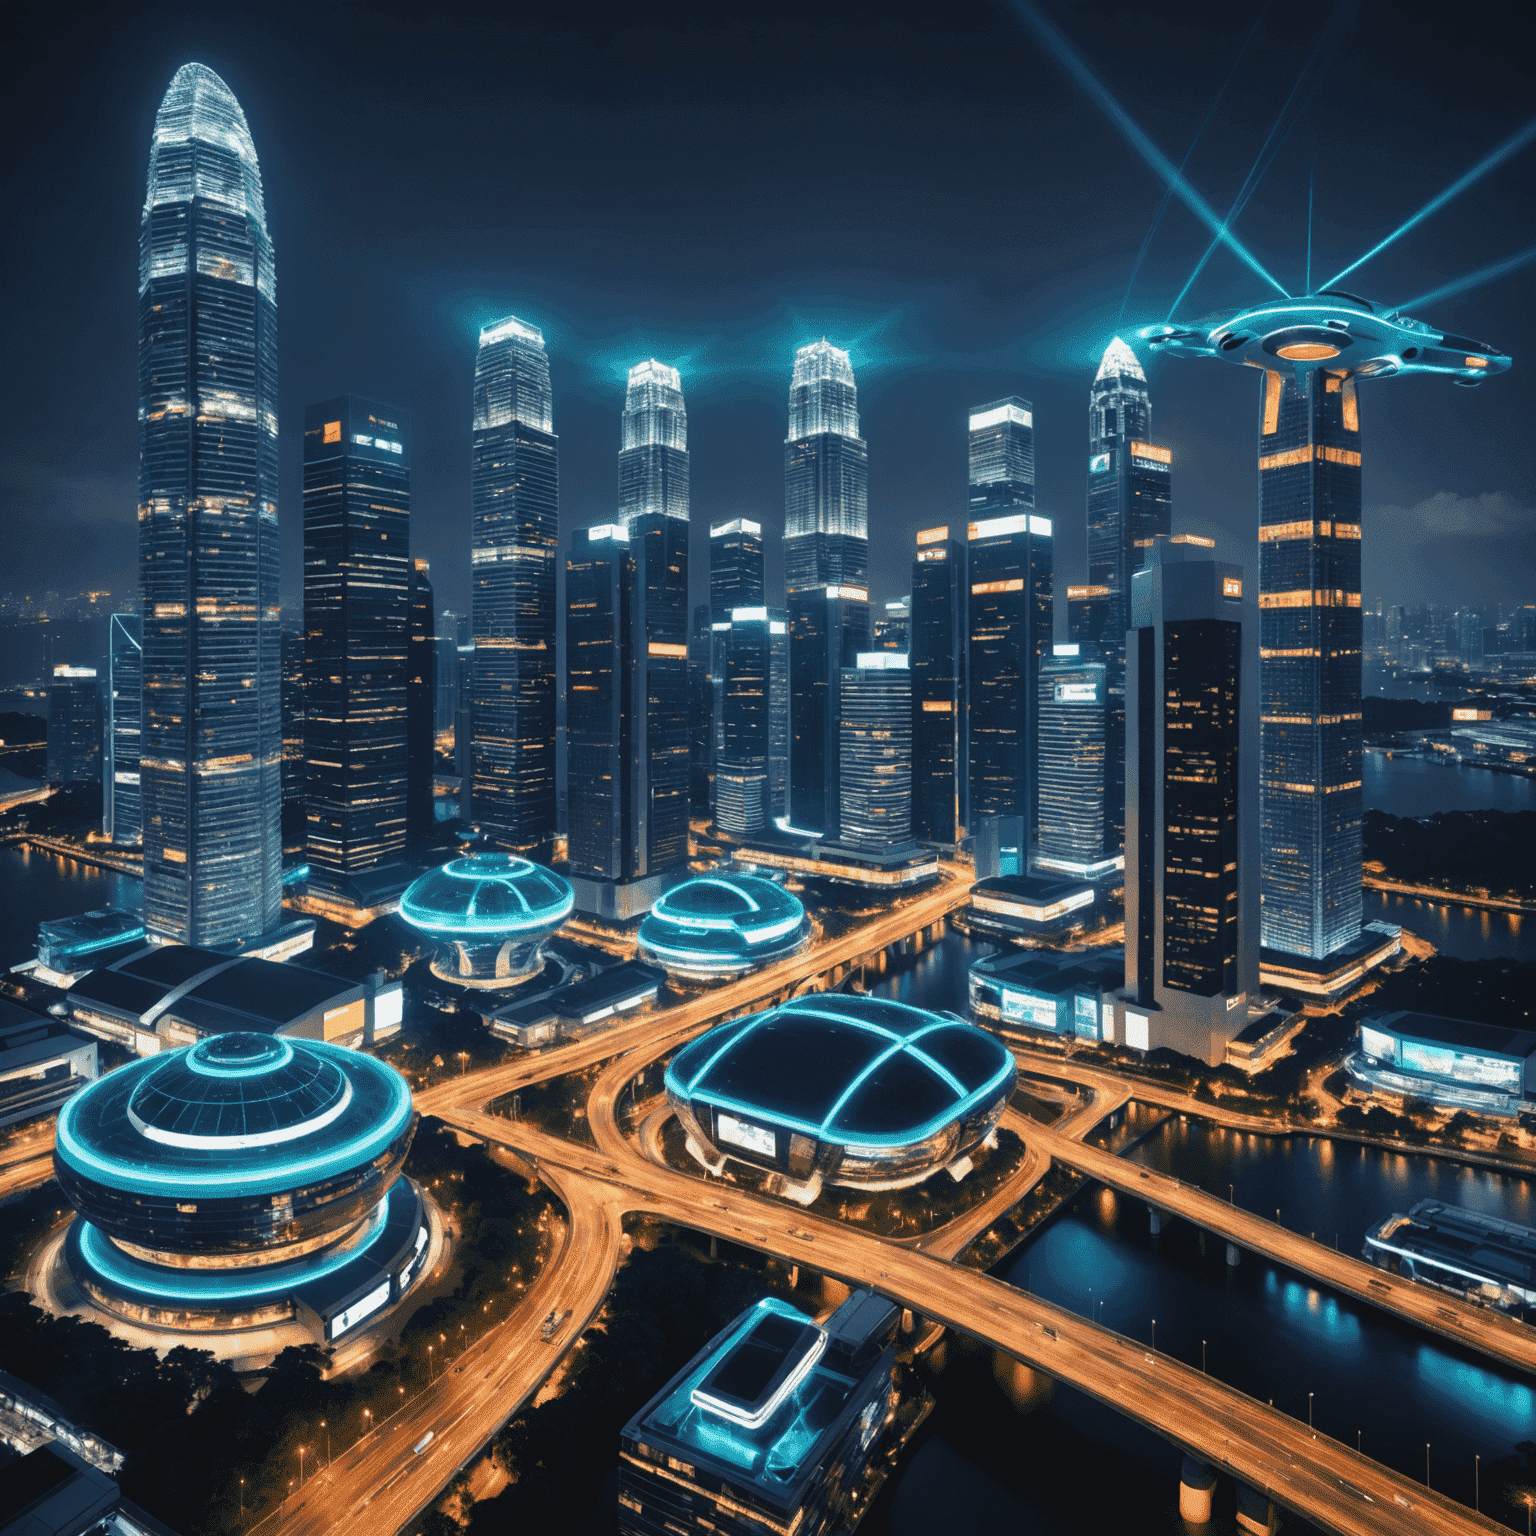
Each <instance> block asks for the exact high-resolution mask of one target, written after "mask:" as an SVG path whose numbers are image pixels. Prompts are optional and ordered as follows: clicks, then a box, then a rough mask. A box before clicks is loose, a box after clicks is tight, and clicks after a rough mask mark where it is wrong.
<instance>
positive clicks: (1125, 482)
mask: <svg viewBox="0 0 1536 1536" xmlns="http://www.w3.org/2000/svg"><path fill="white" fill-rule="evenodd" d="M1172 466H1173V455H1172V454H1171V453H1170V452H1169V450H1168V449H1166V448H1163V447H1160V446H1159V445H1158V444H1156V443H1154V442H1153V441H1152V400H1151V395H1150V394H1149V393H1148V390H1147V377H1146V374H1144V373H1143V372H1142V368H1141V364H1140V363H1139V362H1138V361H1137V360H1136V354H1135V353H1134V352H1133V351H1132V350H1131V349H1130V347H1128V346H1127V345H1126V344H1125V342H1123V341H1122V340H1121V339H1120V338H1119V337H1118V336H1116V337H1115V339H1114V340H1113V341H1112V342H1110V344H1109V346H1108V347H1107V348H1106V349H1105V352H1104V356H1103V358H1102V359H1101V361H1100V363H1099V371H1098V373H1097V374H1096V375H1095V376H1094V380H1093V386H1092V388H1091V389H1090V390H1089V394H1088V584H1087V586H1086V587H1085V588H1079V589H1076V590H1077V591H1078V592H1079V594H1080V596H1079V602H1078V604H1077V605H1074V603H1073V601H1072V594H1071V591H1069V593H1068V614H1069V627H1070V628H1071V630H1072V637H1073V639H1075V640H1078V642H1079V644H1089V643H1092V644H1096V645H1097V646H1098V648H1099V651H1100V654H1101V655H1102V656H1103V659H1104V662H1105V666H1106V673H1105V683H1106V686H1107V688H1108V690H1109V700H1108V706H1107V708H1108V715H1107V730H1108V735H1107V738H1106V741H1107V745H1106V751H1107V768H1108V772H1107V774H1106V777H1105V786H1106V789H1105V792H1106V794H1107V795H1108V817H1109V823H1110V826H1111V828H1112V829H1113V832H1114V835H1115V836H1116V837H1118V838H1120V839H1122V840H1123V838H1124V832H1125V631H1126V628H1127V626H1128V624H1129V622H1130V602H1131V578H1132V576H1134V575H1135V573H1136V572H1137V571H1138V570H1140V569H1141V568H1142V566H1143V565H1144V564H1145V563H1146V554H1147V551H1148V550H1149V549H1150V548H1151V547H1152V541H1153V540H1154V539H1156V538H1157V537H1158V536H1159V535H1166V534H1168V533H1171V532H1172V528H1173V522H1172V518H1173V473H1172ZM1079 630H1081V631H1082V632H1083V633H1082V634H1081V635H1080V634H1079ZM1090 633H1091V634H1092V639H1091V640H1090V639H1089V638H1088V636H1089V634H1090Z"/></svg>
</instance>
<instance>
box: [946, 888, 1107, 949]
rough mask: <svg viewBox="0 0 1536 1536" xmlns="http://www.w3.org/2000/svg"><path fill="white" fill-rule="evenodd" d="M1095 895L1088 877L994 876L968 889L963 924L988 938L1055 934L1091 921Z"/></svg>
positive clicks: (1035, 937) (1049, 937)
mask: <svg viewBox="0 0 1536 1536" xmlns="http://www.w3.org/2000/svg"><path fill="white" fill-rule="evenodd" d="M1096 899H1097V898H1096V893H1095V889H1094V886H1093V885H1092V883H1091V882H1089V881H1086V880H1062V879H1060V878H1058V877H1056V876H1054V875H994V876H992V877H991V878H989V879H986V880H978V881H977V882H976V884H975V885H973V886H972V887H971V902H970V906H969V907H967V908H966V914H965V915H966V922H967V923H968V924H969V925H970V926H971V927H972V928H973V929H975V930H976V931H977V932H978V933H980V934H981V935H982V936H984V937H986V938H993V937H996V938H1000V939H1007V940H1013V939H1053V938H1059V937H1061V936H1062V935H1063V934H1066V933H1070V932H1072V931H1073V930H1074V929H1081V928H1086V927H1087V926H1088V925H1089V924H1090V923H1091V922H1092V921H1093V919H1094V918H1095V917H1096V915H1097V913H1096V911H1095V905H1094V904H1095V901H1096Z"/></svg>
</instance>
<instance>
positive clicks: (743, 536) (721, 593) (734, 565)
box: [709, 517, 782, 814]
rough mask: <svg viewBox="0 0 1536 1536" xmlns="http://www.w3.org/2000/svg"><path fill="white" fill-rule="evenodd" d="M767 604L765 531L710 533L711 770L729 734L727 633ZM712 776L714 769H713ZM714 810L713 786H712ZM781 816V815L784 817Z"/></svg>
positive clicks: (745, 526)
mask: <svg viewBox="0 0 1536 1536" xmlns="http://www.w3.org/2000/svg"><path fill="white" fill-rule="evenodd" d="M763 601H764V586H763V529H762V525H761V524H760V523H754V522H753V521H752V520H751V519H750V518H745V517H733V518H731V519H730V521H729V522H724V523H715V524H712V525H711V527H710V530H709V617H710V624H711V626H712V627H711V630H710V652H709V713H710V720H709V751H710V762H711V764H713V763H714V762H715V761H716V760H717V759H718V758H719V756H720V750H721V737H722V733H723V731H724V729H725V717H724V713H723V711H724V707H725V706H724V689H725V635H726V631H725V629H723V628H715V627H713V626H717V625H724V624H725V623H727V622H728V620H729V619H730V616H731V613H732V612H733V610H735V609H737V608H760V607H761V606H762V604H763ZM711 774H713V769H711ZM710 784H711V789H710V795H711V800H710V809H711V810H713V809H714V808H715V806H714V798H713V797H714V780H713V777H711V780H710ZM781 814H782V812H781Z"/></svg>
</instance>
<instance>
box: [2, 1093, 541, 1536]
mask: <svg viewBox="0 0 1536 1536" xmlns="http://www.w3.org/2000/svg"><path fill="white" fill-rule="evenodd" d="M406 1172H407V1174H409V1175H410V1176H411V1177H412V1178H414V1179H415V1180H416V1181H417V1182H418V1183H419V1184H420V1185H422V1186H423V1187H424V1188H426V1189H427V1190H428V1191H429V1192H430V1193H431V1195H432V1197H433V1198H434V1199H435V1200H436V1201H437V1203H438V1204H439V1205H440V1206H442V1207H443V1208H444V1209H445V1210H446V1211H447V1212H448V1214H449V1215H450V1217H451V1218H452V1220H453V1222H454V1225H455V1226H456V1228H457V1229H458V1232H459V1237H458V1240H457V1243H456V1246H455V1252H454V1271H453V1272H454V1273H456V1275H457V1282H456V1284H455V1285H454V1287H453V1289H452V1290H451V1291H449V1292H447V1293H444V1294H439V1295H436V1296H434V1297H433V1298H432V1300H430V1301H428V1302H426V1303H425V1304H423V1305H419V1306H417V1308H416V1310H415V1311H414V1313H412V1314H411V1316H410V1318H409V1321H407V1322H406V1324H405V1326H404V1328H403V1329H402V1330H401V1331H400V1334H399V1335H398V1337H395V1338H392V1339H389V1340H388V1341H386V1342H384V1343H381V1345H380V1346H379V1349H378V1352H377V1355H376V1356H375V1360H374V1364H373V1365H372V1366H371V1367H370V1369H369V1370H367V1371H365V1372H362V1373H360V1374H356V1375H349V1376H345V1377H340V1378H337V1379H335V1380H332V1381H326V1380H323V1379H322V1375H321V1372H322V1369H323V1367H324V1364H325V1357H324V1356H323V1354H322V1353H321V1351H320V1350H319V1349H317V1348H316V1347H315V1346H313V1345H305V1346H303V1347H302V1348H292V1349H286V1350H284V1351H283V1352H282V1354H280V1355H278V1356H277V1358H276V1359H275V1360H274V1361H273V1363H272V1365H271V1366H270V1367H269V1368H268V1370H267V1372H266V1379H265V1381H264V1382H263V1383H262V1385H261V1387H260V1389H259V1390H258V1391H256V1392H248V1391H247V1390H246V1386H245V1382H244V1381H243V1380H242V1378H241V1377H240V1376H237V1375H236V1373H235V1372H234V1370H233V1369H232V1368H231V1367H230V1366H229V1365H228V1364H227V1363H225V1362H223V1361H219V1360H215V1359H214V1357H213V1356H212V1355H211V1354H209V1353H208V1352H207V1351H205V1350H197V1349H189V1348H184V1347H179V1348H176V1349H172V1350H170V1351H169V1352H168V1353H167V1354H166V1356H165V1358H164V1359H163V1360H161V1359H160V1358H159V1357H158V1356H157V1355H156V1353H155V1351H154V1350H151V1349H135V1348H133V1347H132V1346H131V1345H128V1344H126V1343H124V1342H123V1341H122V1340H121V1339H118V1338H115V1337H113V1335H112V1334H111V1333H109V1332H108V1331H107V1330H106V1329H105V1328H104V1327H102V1326H101V1325H100V1324H98V1323H91V1322H86V1321H83V1320H82V1319H80V1318H77V1317H51V1316H49V1315H48V1314H47V1313H46V1312H44V1311H42V1310H41V1309H40V1308H38V1307H35V1306H33V1305H32V1302H31V1299H30V1298H29V1297H28V1296H26V1295H24V1294H21V1293H12V1294H10V1295H6V1296H4V1297H0V1369H4V1370H7V1371H9V1372H11V1374H12V1375H14V1376H18V1377H20V1378H21V1379H22V1380H23V1381H25V1382H28V1383H30V1384H31V1385H32V1386H34V1387H36V1388H38V1389H39V1390H40V1391H42V1392H44V1393H46V1394H47V1395H48V1396H49V1397H52V1398H54V1399H56V1400H57V1401H58V1402H59V1403H60V1404H61V1405H62V1406H63V1408H64V1409H65V1411H66V1412H67V1413H68V1414H69V1415H70V1416H71V1417H72V1418H73V1419H75V1420H76V1422H78V1423H80V1424H83V1425H85V1426H86V1427H88V1428H90V1429H92V1430H94V1431H95V1432H96V1433H97V1434H99V1435H101V1436H102V1437H103V1438H105V1439H107V1440H109V1441H110V1442H111V1443H112V1444H113V1445H115V1446H117V1447H118V1448H119V1449H120V1450H121V1451H123V1452H124V1453H125V1454H126V1456H127V1462H126V1465H125V1466H124V1468H123V1472H122V1477H121V1482H122V1486H123V1491H124V1492H125V1493H126V1494H127V1495H128V1497H129V1498H131V1499H133V1500H134V1501H135V1502H136V1503H138V1504H140V1505H142V1506H143V1507H144V1508H145V1509H146V1510H148V1511H149V1512H150V1513H151V1514H153V1515H156V1516H157V1517H158V1518H160V1519H161V1520H164V1521H166V1522H167V1523H168V1524H169V1525H171V1526H172V1527H173V1528H174V1529H176V1530H179V1531H182V1532H185V1533H187V1536H219V1533H226V1532H227V1533H230V1536H234V1533H236V1532H238V1531H242V1530H244V1529H245V1527H246V1526H247V1525H249V1524H250V1523H251V1520H252V1518H253V1513H255V1514H260V1513H265V1512H267V1511H268V1510H270V1509H271V1508H272V1507H273V1505H275V1504H276V1503H277V1502H279V1501H280V1500H281V1499H282V1498H283V1497H284V1496H285V1495H286V1494H287V1492H288V1483H289V1480H290V1479H291V1478H294V1477H296V1476H297V1474H298V1468H299V1455H298V1450H299V1447H300V1446H301V1445H302V1446H304V1447H305V1466H306V1470H308V1471H313V1470H315V1469H316V1467H317V1464H318V1462H319V1461H323V1460H324V1458H325V1454H326V1447H327V1430H329V1445H330V1449H331V1450H332V1451H334V1452H336V1453H340V1452H341V1451H343V1450H344V1449H346V1448H347V1447H348V1446H349V1445H351V1444H352V1443H353V1441H355V1440H356V1439H358V1438H359V1436H360V1435H361V1434H362V1433H363V1432H364V1431H365V1430H366V1428H367V1427H368V1424H369V1422H370V1420H369V1418H368V1417H367V1414H365V1412H364V1410H365V1409H366V1410H368V1413H371V1415H372V1422H373V1423H377V1422H379V1421H380V1420H382V1419H384V1418H385V1417H387V1416H388V1415H389V1414H391V1413H393V1412H394V1411H395V1410H396V1409H397V1408H399V1406H400V1405H401V1403H403V1402H404V1401H405V1400H406V1399H407V1398H409V1397H411V1396H413V1395H414V1394H415V1393H417V1392H419V1391H420V1390H422V1389H423V1388H424V1387H426V1386H427V1385H428V1382H429V1376H430V1375H431V1374H434V1373H435V1372H437V1371H440V1370H441V1369H442V1365H443V1360H444V1356H445V1355H446V1356H447V1357H448V1358H449V1359H452V1358H453V1357H454V1356H455V1355H457V1354H458V1352H459V1351H460V1350H461V1349H462V1348H463V1347H464V1346H465V1345H466V1344H468V1343H470V1342H473V1341H474V1340H475V1339H476V1338H478V1337H479V1336H480V1335H481V1334H483V1333H484V1332H485V1331H486V1329H487V1328H488V1327H490V1326H492V1325H493V1324H496V1323H499V1322H502V1321H503V1320H504V1319H505V1318H506V1317H507V1316H508V1315H509V1314H510V1313H511V1311H512V1310H513V1308H514V1307H515V1306H516V1304H517V1300H518V1297H519V1296H520V1295H521V1294H522V1290H523V1288H524V1285H525V1284H526V1283H527V1282H528V1281H529V1280H531V1278H532V1276H533V1274H534V1272H535V1271H536V1269H537V1267H538V1264H539V1262H540V1260H541V1258H542V1257H543V1253H542V1251H541V1250H542V1248H543V1247H544V1246H545V1245H546V1242H547V1239H546V1235H545V1229H544V1228H541V1226H540V1221H539V1218H540V1217H541V1216H542V1215H544V1214H545V1213H546V1212H550V1211H551V1210H552V1209H553V1202H552V1201H551V1199H550V1197H549V1195H548V1193H547V1192H546V1191H545V1190H544V1189H543V1188H542V1187H538V1186H536V1187H534V1188H533V1189H532V1190H530V1188H529V1186H528V1184H527V1182H526V1181H525V1180H524V1179H522V1178H521V1177H519V1176H518V1175H517V1174H515V1173H513V1172H511V1171H510V1170H508V1169H506V1168H504V1167H502V1166H501V1165H500V1164H499V1163H496V1162H494V1161H493V1160H492V1159H491V1158H490V1157H489V1156H488V1155H487V1153H486V1151H485V1149H484V1148H483V1147H481V1146H478V1145H476V1146H471V1147H467V1148H466V1147H460V1146H459V1145H458V1143H457V1140H456V1139H455V1137H454V1135H453V1133H452V1132H450V1131H449V1130H448V1129H447V1128H446V1127H444V1126H443V1125H442V1123H441V1122H440V1121H436V1120H429V1121H426V1122H424V1124H423V1125H422V1128H421V1129H420V1130H419V1131H418V1132H417V1136H416V1141H415V1144H414V1145H413V1146H412V1148H411V1154H410V1158H409V1160H408V1161H407V1164H406ZM60 1204H61V1202H60V1199H59V1193H58V1187H57V1186H56V1185H52V1184H50V1185H48V1186H46V1187H45V1188H44V1189H42V1190H38V1191H34V1192H33V1193H32V1195H30V1196H29V1197H28V1199H27V1200H26V1201H25V1202H24V1203H23V1202H16V1203H13V1204H11V1205H8V1206H7V1207H6V1210H5V1216H6V1218H7V1219H6V1222H5V1228H6V1252H7V1255H8V1256H9V1257H10V1258H11V1260H12V1264H13V1265H14V1264H15V1263H16V1262H17V1260H18V1258H19V1257H20V1249H21V1247H22V1246H23V1245H24V1244H30V1242H31V1241H35V1239H36V1238H37V1237H40V1236H41V1235H42V1234H43V1232H45V1231H46V1230H47V1229H48V1227H49V1226H51V1225H52V1224H53V1223H54V1222H55V1221H56V1219H57V1216H58V1209H59V1206H60ZM407 1305H409V1303H407ZM386 1326H388V1325H387V1324H386ZM429 1345H430V1346H431V1347H432V1350H433V1354H431V1355H429V1354H428V1346H429ZM322 1421H324V1424H325V1428H322V1427H321V1426H322ZM242 1478H243V1479H244V1488H243V1490H242V1488H241V1479H242ZM242 1499H243V1502H244V1508H245V1515H244V1519H243V1521H242V1518H241V1513H240V1511H241V1503H242Z"/></svg>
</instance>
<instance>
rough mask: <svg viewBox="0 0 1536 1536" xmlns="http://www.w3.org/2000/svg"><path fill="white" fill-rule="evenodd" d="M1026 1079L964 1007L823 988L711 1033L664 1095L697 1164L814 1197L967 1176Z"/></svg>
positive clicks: (687, 1050) (691, 1050) (688, 1054)
mask: <svg viewBox="0 0 1536 1536" xmlns="http://www.w3.org/2000/svg"><path fill="white" fill-rule="evenodd" d="M1017 1076H1018V1071H1017V1068H1016V1067H1015V1066H1014V1062H1013V1057H1012V1056H1011V1055H1010V1054H1009V1052H1008V1050H1007V1049H1006V1048H1005V1047H1004V1046H1003V1044H1002V1043H1001V1042H1000V1041H999V1040H997V1039H996V1038H995V1037H994V1036H992V1035H990V1034H988V1033H987V1032H986V1031H985V1030H981V1029H977V1028H976V1027H975V1025H972V1024H967V1023H965V1022H964V1021H963V1020H961V1019H958V1018H956V1017H955V1016H954V1015H953V1014H940V1013H929V1012H927V1011H926V1010H925V1009H922V1008H912V1007H909V1006H908V1005H907V1004H905V1003H897V1002H892V1001H889V1000H887V999H884V998H873V997H857V996H854V997H843V996H838V995H835V994H827V993H821V994H813V995H811V996H809V997H800V998H795V999H793V1000H792V1001H790V1002H787V1003H784V1004H782V1005H781V1006H779V1007H777V1008H770V1009H768V1010H767V1011H766V1012H764V1013H758V1014H753V1015H752V1016H751V1017H750V1018H746V1019H732V1020H730V1021H728V1022H727V1023H724V1024H720V1025H717V1026H716V1027H715V1028H714V1029H711V1030H709V1031H708V1032H707V1033H705V1034H703V1035H700V1036H699V1038H698V1039H697V1040H694V1041H692V1042H691V1043H690V1044H688V1045H686V1046H684V1047H683V1049H682V1050H680V1051H679V1052H678V1053H677V1055H676V1056H674V1057H673V1058H672V1061H671V1063H670V1065H669V1066H668V1067H667V1073H666V1091H667V1098H668V1100H669V1101H670V1102H671V1105H672V1107H673V1109H674V1110H675V1111H676V1112H677V1117H678V1119H679V1120H680V1121H681V1123H682V1126H683V1128H684V1130H685V1131H686V1133H687V1136H688V1150H689V1152H690V1153H691V1154H692V1155H693V1157H694V1158H695V1159H696V1160H697V1161H698V1162H700V1163H702V1164H704V1165H705V1166H706V1167H708V1168H710V1169H712V1170H714V1171H719V1169H720V1168H721V1167H722V1166H723V1164H724V1162H725V1160H726V1159H728V1158H729V1159H731V1160H733V1161H736V1162H739V1163H744V1164H747V1165H749V1166H751V1167H755V1168H759V1169H763V1170H765V1171H768V1172H770V1173H774V1174H777V1175H779V1176H780V1178H781V1180H782V1183H781V1186H780V1188H781V1190H782V1192H784V1193H788V1194H790V1195H791V1196H792V1197H793V1198H796V1199H803V1200H805V1201H807V1202H808V1201H809V1200H811V1199H814V1198H815V1195H816V1192H817V1191H818V1190H819V1189H820V1188H821V1186H822V1184H823V1183H827V1184H841V1185H850V1186H853V1187H856V1188H860V1189H900V1188H903V1187H905V1186H907V1185H910V1184H919V1183H921V1182H922V1181H923V1180H924V1179H926V1178H928V1177H929V1175H930V1174H933V1173H935V1172H937V1171H938V1170H939V1169H940V1168H948V1169H949V1170H950V1172H951V1173H952V1174H953V1175H954V1177H955V1178H957V1179H958V1178H962V1177H964V1175H965V1174H966V1173H967V1172H969V1170H970V1167H971V1163H970V1157H971V1154H972V1153H973V1152H974V1151H975V1150H976V1149H977V1148H978V1147H979V1146H980V1145H981V1144H982V1143H984V1142H986V1143H990V1142H991V1140H992V1137H993V1133H994V1131H995V1130H996V1127H997V1122H998V1120H999V1118H1000V1117H1001V1115H1002V1113H1003V1110H1004V1108H1005V1107H1006V1105H1007V1103H1008V1098H1009V1095H1010V1094H1011V1093H1012V1092H1013V1085H1014V1082H1015V1079H1016V1078H1017Z"/></svg>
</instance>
